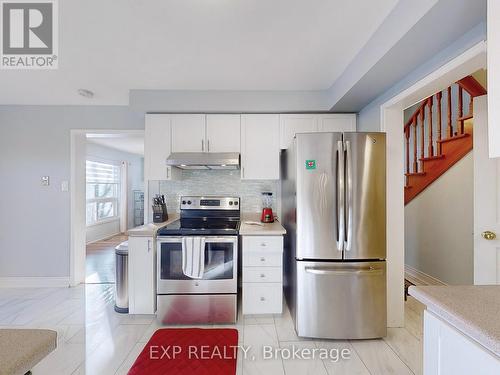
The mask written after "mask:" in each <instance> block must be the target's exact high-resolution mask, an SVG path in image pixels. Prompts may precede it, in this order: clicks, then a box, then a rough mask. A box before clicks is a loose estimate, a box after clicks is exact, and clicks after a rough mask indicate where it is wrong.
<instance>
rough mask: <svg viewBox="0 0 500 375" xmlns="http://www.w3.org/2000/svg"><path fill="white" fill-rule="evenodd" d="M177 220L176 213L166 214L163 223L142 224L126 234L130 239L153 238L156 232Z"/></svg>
mask: <svg viewBox="0 0 500 375" xmlns="http://www.w3.org/2000/svg"><path fill="white" fill-rule="evenodd" d="M178 218H179V215H178V214H177V213H172V214H168V220H167V221H164V222H163V223H149V224H144V225H141V226H138V227H135V228H132V229H129V230H128V231H127V234H128V235H129V236H131V237H154V236H156V232H157V231H158V230H159V229H161V228H163V227H164V226H165V225H168V224H170V223H172V222H174V221H175V220H177V219H178Z"/></svg>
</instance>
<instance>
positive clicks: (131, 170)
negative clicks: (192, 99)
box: [71, 130, 144, 285]
mask: <svg viewBox="0 0 500 375" xmlns="http://www.w3.org/2000/svg"><path fill="white" fill-rule="evenodd" d="M71 133H72V134H71V168H72V170H71V176H72V187H73V188H72V189H71V208H72V211H71V212H72V222H71V241H72V243H71V244H72V249H71V271H72V274H71V284H72V285H77V284H79V283H88V284H114V283H115V277H116V276H115V248H116V247H117V246H121V247H124V246H127V242H126V241H127V239H128V237H127V231H128V229H131V228H133V227H135V226H138V225H142V223H143V220H144V214H143V210H144V202H143V199H144V171H143V169H144V132H143V131H135V130H134V131H132V130H109V131H106V130H102V131H93V130H73V131H72V132H71Z"/></svg>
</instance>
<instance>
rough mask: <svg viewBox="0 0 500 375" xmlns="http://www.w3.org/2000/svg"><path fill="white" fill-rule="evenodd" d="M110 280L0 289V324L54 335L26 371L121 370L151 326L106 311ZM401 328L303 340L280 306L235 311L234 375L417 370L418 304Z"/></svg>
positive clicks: (97, 373) (144, 318)
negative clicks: (247, 352)
mask: <svg viewBox="0 0 500 375" xmlns="http://www.w3.org/2000/svg"><path fill="white" fill-rule="evenodd" d="M113 305H114V285H112V284H87V285H80V286H78V287H75V288H34V289H24V288H10V289H8V288H4V289H0V327H1V328H47V329H54V330H56V331H57V332H58V336H57V349H56V350H55V351H54V352H52V353H51V354H50V355H49V356H47V357H46V358H45V359H44V360H42V361H41V362H40V363H39V364H38V365H37V366H36V367H35V368H34V369H33V375H44V374H47V375H49V374H50V375H54V374H57V375H83V374H88V375H101V374H102V375H113V374H115V375H121V374H123V375H125V374H126V373H127V372H128V370H129V369H130V367H131V366H132V364H133V363H134V361H135V359H136V358H137V356H138V355H139V353H140V352H141V350H142V349H143V348H144V346H145V345H146V343H147V341H148V340H149V338H150V337H151V336H152V334H153V333H154V332H155V331H156V330H157V329H159V328H162V326H161V325H159V324H158V322H157V321H156V319H155V317H154V316H153V315H123V314H118V313H116V312H115V311H114V309H113ZM405 311H406V324H405V327H404V328H390V329H389V331H388V335H387V337H386V338H384V339H380V340H311V339H303V338H299V337H297V336H296V335H295V331H294V329H293V323H292V319H291V316H290V313H289V312H288V309H287V308H286V306H285V310H284V312H283V314H279V315H270V316H242V315H241V312H240V313H239V314H238V322H237V324H235V325H223V326H220V325H219V326H215V325H204V326H198V327H202V328H211V327H227V328H236V329H237V330H238V331H239V340H238V341H239V344H240V345H244V346H245V347H248V346H251V353H253V354H255V358H252V357H247V358H246V359H243V356H242V355H241V352H239V353H238V362H237V372H236V374H237V375H242V374H244V375H278V374H282V375H304V374H308V375H316V374H317V375H352V374H366V375H370V374H372V375H375V374H382V375H387V374H394V375H405V374H410V375H411V374H421V373H422V314H423V313H422V312H423V305H421V304H420V303H418V302H417V301H416V300H415V299H413V298H412V297H409V298H408V300H407V301H406V302H405ZM263 345H270V346H271V347H273V348H275V349H287V348H289V349H290V350H291V349H293V348H294V347H295V348H307V349H315V348H317V349H327V350H331V349H333V350H335V349H337V350H338V351H340V350H342V349H347V350H348V351H349V354H350V355H349V357H348V358H341V359H338V360H334V359H332V358H327V359H321V358H315V359H297V358H294V359H293V358H289V359H287V358H283V357H282V358H277V359H263V358H261V353H262V347H263Z"/></svg>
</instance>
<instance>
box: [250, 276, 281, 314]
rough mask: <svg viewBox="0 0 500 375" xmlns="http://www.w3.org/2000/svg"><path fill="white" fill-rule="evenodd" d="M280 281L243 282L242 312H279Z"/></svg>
mask: <svg viewBox="0 0 500 375" xmlns="http://www.w3.org/2000/svg"><path fill="white" fill-rule="evenodd" d="M282 289H283V287H282V285H281V283H243V314H281V310H282V303H283V301H282V299H283V292H282Z"/></svg>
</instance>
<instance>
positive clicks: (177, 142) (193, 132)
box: [170, 114, 207, 152]
mask: <svg viewBox="0 0 500 375" xmlns="http://www.w3.org/2000/svg"><path fill="white" fill-rule="evenodd" d="M170 116H171V126H172V152H202V151H206V150H207V145H206V141H205V115H204V114H174V115H170Z"/></svg>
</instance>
